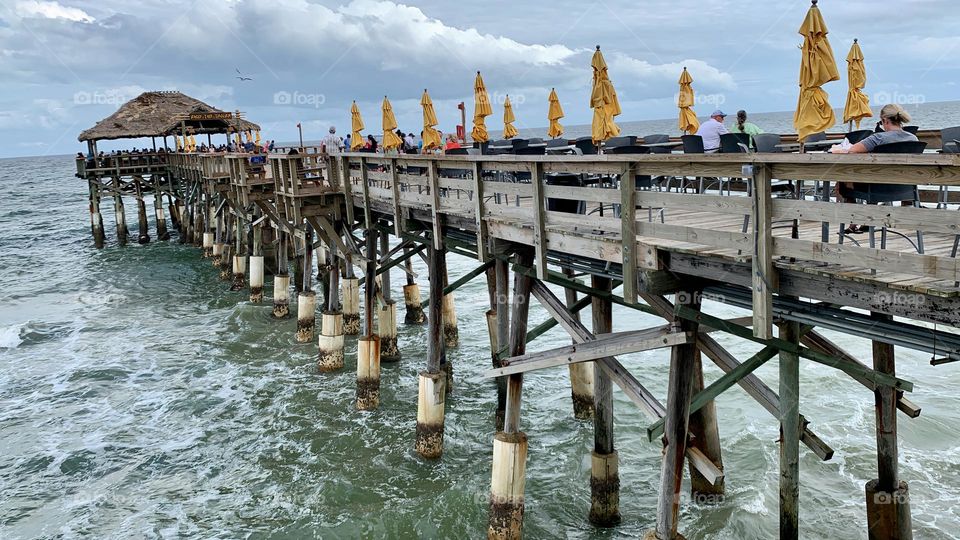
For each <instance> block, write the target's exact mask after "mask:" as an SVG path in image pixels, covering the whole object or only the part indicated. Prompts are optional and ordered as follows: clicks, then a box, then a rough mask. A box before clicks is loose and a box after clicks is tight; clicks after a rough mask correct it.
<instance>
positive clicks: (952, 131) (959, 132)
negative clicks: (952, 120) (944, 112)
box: [940, 126, 960, 154]
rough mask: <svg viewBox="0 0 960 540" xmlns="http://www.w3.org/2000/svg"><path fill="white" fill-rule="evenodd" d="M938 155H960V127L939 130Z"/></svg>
mask: <svg viewBox="0 0 960 540" xmlns="http://www.w3.org/2000/svg"><path fill="white" fill-rule="evenodd" d="M940 141H941V144H940V148H941V149H940V153H941V154H960V126H957V127H948V128H943V129H941V130H940Z"/></svg>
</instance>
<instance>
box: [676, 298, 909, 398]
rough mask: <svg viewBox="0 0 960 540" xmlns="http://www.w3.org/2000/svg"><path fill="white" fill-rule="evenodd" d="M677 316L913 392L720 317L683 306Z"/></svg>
mask: <svg viewBox="0 0 960 540" xmlns="http://www.w3.org/2000/svg"><path fill="white" fill-rule="evenodd" d="M675 312H676V313H677V315H679V316H680V317H682V318H684V319H687V320H698V321H700V322H702V323H703V324H706V325H708V326H710V327H713V328H718V329H720V330H723V331H724V332H728V333H730V334H733V335H735V336H738V337H742V338H744V339H749V340H750V341H755V342H757V343H761V344H763V345H773V346H774V347H777V348H778V349H780V350H781V351H787V352H792V353H794V354H798V355H800V356H801V357H803V358H806V359H808V360H813V361H814V362H817V363H818V364H823V365H825V366H830V367H833V368H836V369H839V370H840V371H843V372H844V373H847V374H848V375H850V376H854V375H856V376H860V377H863V378H865V379H867V380H869V381H870V382H872V383H874V384H882V385H888V386H892V387H894V388H896V389H898V390H902V391H904V392H912V391H913V383H912V382H910V381H905V380H903V379H900V378H898V377H894V376H892V375H888V374H886V373H881V372H879V371H876V370H873V369H870V368H866V367H864V366H862V365H856V364H850V363H848V362H844V361H842V360H839V359H837V358H836V357H834V356H830V355H826V354H823V353H820V352H818V351H814V350H813V349H808V348H806V347H800V346H799V345H796V344H793V343H790V342H789V341H786V340H783V339H780V338H771V339H763V338H758V337H756V336H754V334H753V332H752V331H751V330H750V329H749V328H747V327H745V326H740V325H738V324H733V323H731V322H728V321H725V320H723V319H720V318H717V317H713V316H711V315H707V314H705V313H702V312H694V311H692V310H690V309H689V308H685V307H684V306H681V305H677V306H676V308H675Z"/></svg>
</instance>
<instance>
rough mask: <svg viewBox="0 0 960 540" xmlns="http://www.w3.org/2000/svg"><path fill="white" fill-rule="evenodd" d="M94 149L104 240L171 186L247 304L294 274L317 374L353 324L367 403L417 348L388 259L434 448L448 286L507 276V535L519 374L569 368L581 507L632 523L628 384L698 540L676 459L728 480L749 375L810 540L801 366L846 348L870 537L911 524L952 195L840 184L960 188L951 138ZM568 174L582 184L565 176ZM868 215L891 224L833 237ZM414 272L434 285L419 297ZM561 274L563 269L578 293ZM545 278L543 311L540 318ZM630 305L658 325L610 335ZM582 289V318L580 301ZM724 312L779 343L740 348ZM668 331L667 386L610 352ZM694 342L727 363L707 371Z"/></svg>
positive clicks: (502, 350) (496, 464)
mask: <svg viewBox="0 0 960 540" xmlns="http://www.w3.org/2000/svg"><path fill="white" fill-rule="evenodd" d="M77 166H78V170H77V174H78V177H80V178H83V179H86V180H87V181H88V182H89V185H90V186H91V189H90V201H91V206H90V209H91V210H90V212H91V215H90V217H91V226H92V230H93V235H94V239H95V242H96V244H97V245H98V246H103V245H104V242H105V234H104V227H103V222H102V218H101V216H100V206H101V198H102V197H103V195H108V196H112V197H113V198H114V202H115V209H116V215H117V216H118V220H117V228H118V231H117V236H118V240H119V241H120V243H122V242H123V241H124V240H125V238H126V234H127V233H126V226H125V224H124V223H123V220H122V215H123V201H122V198H123V196H124V195H127V196H133V197H135V198H136V200H137V201H138V204H139V205H140V208H141V210H140V213H141V215H142V216H143V219H141V220H140V224H139V227H140V228H139V231H138V232H139V237H140V239H141V241H144V240H145V239H146V240H149V232H148V231H147V230H146V226H147V220H146V218H145V210H144V203H143V202H142V201H143V196H144V194H149V193H152V194H153V195H154V200H155V201H156V202H155V209H156V223H157V231H156V235H157V237H158V238H165V237H166V236H167V235H166V233H165V232H164V231H165V227H166V224H165V214H164V211H163V202H164V199H166V201H168V203H169V210H170V217H171V220H172V224H173V227H174V228H175V229H177V230H178V231H179V235H180V239H181V241H182V242H189V243H192V244H194V245H197V246H198V247H202V248H204V252H203V253H204V256H210V257H212V258H213V264H216V265H218V266H220V267H221V268H224V269H225V270H226V272H225V274H224V277H227V278H229V279H230V281H231V283H232V287H233V288H234V289H237V290H240V289H246V288H247V287H249V288H250V299H251V301H254V302H258V301H261V300H262V299H263V297H264V295H265V294H266V295H267V296H271V297H272V299H273V302H274V311H273V313H274V315H275V316H276V317H278V318H283V317H287V316H288V313H289V294H290V291H289V290H288V288H289V287H290V284H291V281H292V282H293V284H294V286H295V288H296V291H297V292H298V293H299V298H298V302H297V306H298V314H297V337H298V340H299V341H302V342H304V343H314V342H316V343H317V344H318V349H317V355H318V356H317V358H318V369H319V370H320V371H333V370H340V369H344V368H345V365H344V361H343V345H344V340H345V336H349V335H358V336H359V337H358V338H357V339H358V345H359V346H358V359H357V365H356V370H357V399H356V406H357V408H359V409H372V408H376V407H378V406H381V407H389V406H390V404H389V403H384V402H381V400H380V362H381V361H396V360H398V359H399V358H400V357H401V356H402V355H403V351H401V350H397V348H396V324H397V320H398V316H397V313H396V310H397V307H398V304H397V302H396V301H395V300H394V291H393V290H392V286H393V285H394V283H392V282H391V279H390V275H391V271H393V273H394V274H396V272H398V271H399V272H401V273H402V274H403V275H404V276H405V279H404V280H403V281H402V283H403V284H404V286H403V299H404V306H405V309H406V317H405V319H404V320H405V324H423V323H424V322H426V324H427V327H428V343H429V347H428V348H429V352H428V357H427V358H410V357H403V359H402V361H404V362H413V363H415V365H418V366H421V367H422V371H421V373H420V376H419V398H418V412H417V418H416V434H415V437H412V440H414V441H415V442H414V443H413V444H414V446H415V448H416V450H417V451H418V452H419V453H420V454H421V455H422V456H424V458H430V459H436V458H440V457H441V456H442V453H443V445H444V410H445V407H448V406H449V405H450V402H448V401H447V399H446V398H447V396H448V395H449V393H450V390H451V388H452V385H453V383H454V373H455V370H454V367H453V366H452V365H451V363H450V361H449V359H448V357H447V355H446V354H445V350H446V349H448V348H450V347H455V346H456V343H457V339H456V311H455V308H454V297H453V294H454V291H455V290H456V289H457V288H458V287H460V286H462V285H463V284H464V283H466V282H468V281H470V280H472V279H481V276H483V277H484V278H485V279H486V280H487V284H488V287H489V292H490V295H489V296H490V306H489V311H488V312H487V321H488V329H489V337H490V345H491V355H490V358H491V360H490V361H489V362H490V363H489V369H488V371H487V375H488V376H489V377H490V378H491V379H495V380H496V382H497V384H496V394H495V395H494V393H493V391H492V389H493V385H491V396H490V399H491V401H492V400H496V403H497V414H496V416H495V417H494V418H491V423H492V424H495V432H496V435H495V436H494V438H493V444H492V446H493V448H492V454H493V459H492V463H491V487H490V490H491V491H490V514H489V515H490V517H489V529H488V531H489V536H490V537H491V538H517V537H519V536H520V535H521V533H522V523H523V513H524V496H523V494H524V479H525V465H526V459H527V438H528V437H530V438H536V437H537V431H536V429H537V428H536V426H524V425H523V423H522V414H521V410H522V407H521V405H522V401H523V378H524V374H525V373H527V372H530V371H533V370H539V369H561V368H562V369H567V370H569V372H570V376H571V384H572V388H571V394H572V401H573V404H572V405H571V414H574V413H575V414H576V416H577V417H578V418H581V419H584V420H585V421H590V420H592V422H593V424H594V449H593V453H592V457H591V463H592V466H591V480H590V487H589V489H590V490H591V494H592V497H591V501H592V502H591V507H590V508H589V509H586V508H585V509H584V511H585V513H587V512H589V519H590V520H591V521H592V522H593V523H595V524H596V525H597V526H604V527H605V526H614V525H616V524H617V523H618V522H619V521H620V519H621V516H620V510H619V500H620V497H621V496H623V497H632V496H635V495H636V494H631V493H620V481H619V476H618V454H617V444H616V440H615V432H614V429H613V424H614V422H613V419H614V414H615V411H614V410H613V399H612V392H613V391H614V390H613V388H614V387H618V388H620V391H622V392H624V394H625V395H626V396H627V397H628V398H629V399H630V400H631V401H632V402H633V403H635V404H636V405H637V406H638V407H639V408H640V409H641V410H642V411H643V412H644V413H645V414H646V415H648V416H649V418H650V426H649V428H648V436H649V438H650V440H660V441H662V444H663V458H662V460H663V461H662V469H661V470H662V474H661V480H660V488H659V499H658V501H659V502H658V504H657V506H656V508H650V509H649V510H650V512H651V513H654V512H655V513H656V528H655V530H653V531H651V532H650V533H649V535H648V537H649V538H659V539H674V538H680V537H681V536H680V532H678V526H677V523H678V513H679V504H680V498H679V494H680V489H681V480H682V478H683V471H684V463H685V462H686V463H688V464H689V469H690V475H691V486H692V490H693V492H694V495H695V496H700V497H701V498H702V500H710V499H709V498H708V497H707V496H713V497H716V496H722V493H723V491H724V489H725V485H729V484H730V483H731V482H733V483H735V482H736V478H726V476H725V474H724V467H723V456H722V452H721V448H722V441H721V440H720V437H719V432H718V423H719V422H720V419H719V418H718V416H717V412H716V410H715V409H714V407H713V400H714V399H715V398H716V397H717V396H718V395H720V394H721V393H723V392H724V391H726V390H727V389H729V388H731V387H732V386H734V385H739V386H740V387H742V388H743V389H744V390H745V391H746V392H747V394H748V395H750V396H751V397H752V398H754V399H755V400H756V401H757V403H758V405H759V406H761V407H762V408H764V409H765V410H767V411H768V412H769V413H770V414H771V416H772V419H771V420H772V421H773V422H778V423H779V425H780V434H781V436H780V440H779V445H780V450H781V451H780V456H781V462H780V467H781V474H780V515H779V519H780V531H781V538H797V537H798V535H799V532H798V531H799V530H800V526H799V518H798V497H799V495H798V493H799V491H798V487H799V482H800V475H801V470H800V467H799V455H800V452H801V445H802V446H804V447H806V448H807V449H808V450H809V451H811V452H813V453H814V454H815V455H816V456H817V457H818V458H819V459H821V460H829V459H831V457H832V456H833V454H834V450H833V448H831V446H830V441H829V440H823V439H821V438H820V437H819V436H818V434H817V423H816V422H817V419H816V418H808V417H806V416H804V414H803V411H802V410H800V408H799V363H800V362H815V363H818V364H821V365H822V366H823V369H837V370H840V371H842V372H844V373H846V374H847V375H849V376H850V381H851V384H853V385H862V386H863V387H864V389H863V391H864V395H865V398H866V395H868V394H869V393H872V394H873V396H874V400H875V403H876V423H877V448H878V451H877V478H876V479H875V480H873V481H871V482H870V483H868V484H867V485H866V486H865V500H866V517H865V519H864V524H865V525H866V526H867V527H868V530H869V534H870V538H910V537H911V532H910V508H909V495H908V487H907V482H908V481H909V480H910V479H909V478H900V476H899V475H898V472H897V422H898V419H899V418H898V416H899V415H898V414H897V411H899V412H900V413H901V414H903V415H904V417H905V418H906V419H909V418H915V417H917V416H918V415H919V414H920V407H919V406H918V405H917V404H915V403H914V402H913V401H911V400H910V399H909V397H908V395H909V392H910V391H911V390H912V389H913V383H912V382H910V381H908V380H905V379H902V378H900V377H898V375H897V370H896V362H895V358H896V354H895V351H896V349H897V348H900V347H907V348H911V349H915V350H919V351H923V352H925V353H927V354H929V355H930V356H931V358H932V360H931V362H933V363H934V364H949V363H951V362H954V361H957V360H960V336H958V335H957V333H956V328H957V327H958V326H960V287H958V286H957V285H958V282H960V263H958V259H957V257H956V256H957V247H958V238H960V236H958V235H960V212H958V210H957V209H956V208H949V207H947V206H945V205H941V206H940V207H937V208H934V207H932V206H933V205H931V204H928V205H927V206H928V207H927V208H914V207H900V206H868V205H856V204H838V203H836V202H832V201H830V200H829V193H830V186H831V185H833V184H834V183H836V182H838V181H839V182H867V183H879V184H913V185H919V186H921V188H920V189H921V192H922V193H921V199H922V200H933V201H937V200H941V199H939V198H938V197H940V196H941V195H942V194H943V193H945V192H946V193H947V195H948V196H951V197H952V196H953V194H955V193H956V192H955V191H950V190H949V188H950V187H951V186H958V185H960V159H958V158H957V157H956V156H954V155H946V154H944V155H939V154H925V155H830V154H715V155H702V154H701V155H684V154H649V155H595V156H556V157H554V156H513V155H509V156H486V155H480V156H467V155H459V156H415V155H382V154H362V153H358V154H343V155H337V156H328V155H325V154H322V153H319V151H318V149H315V148H301V149H298V151H297V152H296V153H291V154H287V153H276V154H269V155H264V154H185V153H170V154H166V155H160V154H150V155H141V156H138V157H137V159H136V160H130V161H129V162H124V161H122V160H114V162H113V163H110V164H109V166H101V165H98V166H96V167H90V166H89V162H88V161H87V160H83V159H78V161H77ZM563 178H567V179H571V178H572V179H575V180H576V182H575V184H576V185H563V184H564V183H563V182H561V180H562V179H563ZM948 200H951V199H948ZM851 222H853V223H860V224H867V225H871V226H873V227H874V229H872V230H871V233H869V234H864V235H857V236H844V235H842V234H841V231H842V230H843V224H849V223H851ZM918 232H919V233H920V234H918ZM449 253H455V254H459V255H464V256H468V257H472V258H475V259H476V260H477V268H476V270H475V271H473V272H470V273H468V274H467V275H465V276H448V275H447V271H446V268H447V266H446V256H447V254H449ZM418 256H419V257H423V258H424V260H425V261H426V262H427V266H428V268H429V276H426V277H425V278H423V277H422V276H414V274H413V272H412V270H411V267H410V266H409V261H410V259H411V258H412V257H418ZM231 257H232V258H231ZM265 259H266V260H265ZM314 259H316V260H314ZM290 262H292V263H293V279H291V277H290V275H289V272H288V265H289V263H290ZM255 268H257V269H258V270H257V271H256V275H255V274H254V269H255ZM314 268H317V274H316V275H319V276H320V279H319V280H318V283H317V284H314V283H313V281H314V280H313V276H314V275H315V274H314ZM264 274H267V275H270V274H272V275H273V276H274V279H273V280H272V283H273V287H274V288H273V291H272V293H265V292H264V291H263V287H264V285H265V281H264ZM511 274H512V276H511ZM415 277H421V278H422V279H426V280H427V281H428V283H429V295H428V298H427V299H426V301H425V302H422V301H421V298H420V292H419V288H418V286H417V283H416V281H415V279H414V278H415ZM511 281H512V283H513V286H512V289H511V287H510V282H511ZM547 284H551V285H558V286H560V287H562V288H563V289H564V290H565V295H564V297H563V298H561V297H558V296H557V295H556V294H555V293H554V292H553V290H551V288H549V287H547ZM361 291H362V292H361ZM620 291H622V292H620ZM532 299H536V301H537V302H538V303H539V304H540V305H542V306H543V307H544V308H545V309H546V311H547V312H548V313H549V314H550V315H551V317H552V319H551V320H550V321H548V322H547V323H545V324H542V325H540V326H537V327H534V328H529V327H528V321H527V315H528V310H529V307H530V302H531V301H533V300H532ZM704 299H710V300H713V301H716V302H720V303H725V304H729V305H733V306H738V307H742V308H747V309H749V310H750V311H751V316H750V317H748V318H745V319H734V320H725V319H722V318H719V317H717V316H716V315H711V314H710V313H709V312H708V311H707V310H706V309H705V305H704V304H703V303H702V300H704ZM613 304H618V305H621V306H626V307H629V308H632V309H636V310H640V311H643V312H646V313H650V314H654V315H656V316H658V317H661V318H662V319H663V324H662V325H658V326H654V327H651V328H638V329H631V330H629V331H624V332H616V333H614V332H612V305H613ZM588 306H589V308H590V313H591V316H590V317H586V316H584V317H581V316H580V315H579V312H581V311H583V310H585V309H587V307H588ZM317 311H319V312H320V315H321V317H320V321H321V328H320V329H319V332H317V331H316V330H315V324H316V322H315V321H316V317H317ZM424 312H425V313H426V316H425V317H424ZM585 320H592V324H590V325H588V324H586V323H585V322H584V321H585ZM556 325H559V326H560V327H561V328H563V329H564V330H565V331H566V332H567V333H568V334H569V335H570V338H571V342H572V344H571V345H565V346H562V347H555V348H548V349H546V350H537V351H536V352H528V348H529V349H534V348H537V349H541V347H537V341H536V340H537V337H538V336H540V335H542V334H543V333H544V332H546V331H547V330H548V329H549V328H552V327H553V326H556ZM823 329H827V330H831V331H839V332H845V333H848V334H850V335H854V336H857V337H861V338H867V339H871V340H873V358H871V359H861V358H856V357H854V356H853V355H851V354H849V353H848V352H846V351H845V350H844V349H843V348H842V347H841V344H838V343H834V342H832V341H830V340H829V339H827V338H826V337H825V336H824V335H823V334H822V333H821V330H823ZM714 332H725V333H728V334H732V335H734V336H737V337H738V338H740V339H743V340H748V341H754V342H756V343H759V344H762V345H763V349H761V351H760V352H758V353H757V354H755V355H753V356H752V357H750V358H736V357H735V356H734V355H733V354H731V353H730V352H729V351H728V350H727V349H725V348H724V347H723V346H721V345H720V344H719V342H718V341H717V340H716V339H715V338H714V337H713V336H712V335H711V334H713V333H714ZM391 338H392V339H391ZM315 340H316V341H315ZM654 349H660V350H662V351H663V358H664V366H667V365H669V369H664V370H662V371H660V373H662V374H663V375H662V376H663V377H666V378H667V388H668V394H667V395H666V396H655V395H654V394H652V393H651V392H650V391H649V390H648V389H647V388H645V387H644V386H643V385H642V384H641V383H640V382H639V381H638V379H637V377H635V376H634V375H633V374H631V372H630V366H629V363H624V362H621V361H620V360H618V358H617V357H618V356H619V355H625V354H629V353H634V352H639V351H648V350H654ZM775 356H779V372H780V377H779V385H778V388H776V389H773V388H770V387H768V386H767V385H765V384H764V383H763V382H761V381H760V379H759V378H757V377H756V376H755V375H754V374H753V371H754V370H756V369H757V368H758V367H759V366H761V365H763V364H764V363H766V362H767V361H769V360H771V359H772V358H774V357H775ZM702 358H706V359H708V360H709V361H711V362H713V363H714V364H716V365H717V366H718V367H719V368H720V369H721V370H722V371H723V372H724V375H723V376H721V377H720V378H718V379H716V380H715V381H714V382H713V383H711V384H709V385H707V386H705V385H704V378H703V367H702V365H701V361H702ZM948 368H949V366H945V368H944V369H948ZM822 398H824V399H829V397H828V396H822ZM411 420H412V419H411ZM534 458H535V457H534ZM583 489H587V488H586V487H584V488H583ZM701 498H698V499H697V500H701Z"/></svg>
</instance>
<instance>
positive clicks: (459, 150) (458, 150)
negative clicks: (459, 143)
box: [445, 148, 469, 156]
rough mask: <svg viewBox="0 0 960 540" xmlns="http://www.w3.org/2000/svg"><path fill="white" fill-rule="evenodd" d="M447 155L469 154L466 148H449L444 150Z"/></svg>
mask: <svg viewBox="0 0 960 540" xmlns="http://www.w3.org/2000/svg"><path fill="white" fill-rule="evenodd" d="M445 153H446V154H447V155H448V156H465V155H467V154H469V152H467V149H466V148H451V149H450V150H447V151H446V152H445Z"/></svg>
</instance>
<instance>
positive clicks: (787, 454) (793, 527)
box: [779, 321, 893, 540]
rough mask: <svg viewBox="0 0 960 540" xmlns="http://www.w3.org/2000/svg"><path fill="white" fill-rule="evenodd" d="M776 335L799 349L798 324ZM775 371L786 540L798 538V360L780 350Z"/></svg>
mask: <svg viewBox="0 0 960 540" xmlns="http://www.w3.org/2000/svg"><path fill="white" fill-rule="evenodd" d="M780 335H781V339H783V340H784V341H786V342H788V343H791V344H793V345H798V348H799V343H800V323H798V322H793V321H787V322H784V323H782V324H781V325H780ZM779 367H780V385H779V390H780V538H781V539H786V540H790V539H796V538H799V536H800V520H799V515H800V433H801V424H800V421H799V420H800V356H799V355H798V354H797V352H794V351H788V350H784V349H781V350H780V366H779ZM890 390H891V392H892V391H893V389H890Z"/></svg>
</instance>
